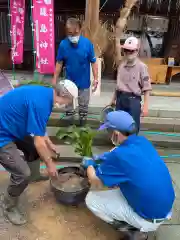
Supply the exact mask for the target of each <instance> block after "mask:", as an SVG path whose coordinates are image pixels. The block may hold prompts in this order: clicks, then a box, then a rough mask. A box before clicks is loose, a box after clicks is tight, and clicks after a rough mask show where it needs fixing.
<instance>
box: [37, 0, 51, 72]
mask: <svg viewBox="0 0 180 240" xmlns="http://www.w3.org/2000/svg"><path fill="white" fill-rule="evenodd" d="M33 6H34V8H33V18H34V19H33V20H34V24H35V26H34V27H35V36H34V39H35V48H36V56H37V57H36V61H37V62H36V67H37V69H38V71H39V72H40V73H43V74H46V73H54V68H55V46H54V6H53V0H34V1H33Z"/></svg>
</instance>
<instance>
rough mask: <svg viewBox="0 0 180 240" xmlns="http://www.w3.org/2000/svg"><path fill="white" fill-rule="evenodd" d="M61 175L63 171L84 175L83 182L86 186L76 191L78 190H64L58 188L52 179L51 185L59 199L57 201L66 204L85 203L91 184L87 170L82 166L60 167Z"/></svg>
mask: <svg viewBox="0 0 180 240" xmlns="http://www.w3.org/2000/svg"><path fill="white" fill-rule="evenodd" d="M58 173H59V175H60V174H63V173H75V174H76V175H78V176H80V177H83V178H84V180H83V183H82V185H83V186H84V187H83V189H82V190H80V191H76V192H64V191H62V190H59V189H57V188H56V187H55V186H54V185H53V180H52V179H51V181H50V185H51V189H52V191H53V193H54V196H55V198H56V200H57V202H59V203H62V204H65V205H75V206H76V205H79V204H80V203H83V202H84V200H85V198H86V195H87V193H88V191H89V188H90V185H89V182H88V178H87V175H86V171H85V170H84V169H82V168H81V167H64V168H62V169H59V171H58Z"/></svg>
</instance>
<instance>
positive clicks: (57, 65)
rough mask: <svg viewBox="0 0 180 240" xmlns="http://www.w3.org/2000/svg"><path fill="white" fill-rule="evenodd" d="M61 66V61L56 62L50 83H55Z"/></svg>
mask: <svg viewBox="0 0 180 240" xmlns="http://www.w3.org/2000/svg"><path fill="white" fill-rule="evenodd" d="M62 67H63V62H62V61H61V62H57V63H56V69H55V73H54V77H53V80H52V84H56V83H57V79H58V77H59V75H60V73H61V71H62Z"/></svg>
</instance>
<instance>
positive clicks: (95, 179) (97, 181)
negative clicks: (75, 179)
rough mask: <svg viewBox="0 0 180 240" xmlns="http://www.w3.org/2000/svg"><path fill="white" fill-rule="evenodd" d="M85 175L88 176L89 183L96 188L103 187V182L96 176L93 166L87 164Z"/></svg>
mask: <svg viewBox="0 0 180 240" xmlns="http://www.w3.org/2000/svg"><path fill="white" fill-rule="evenodd" d="M87 176H88V180H89V182H90V184H91V185H92V186H93V187H96V188H102V187H103V183H102V182H101V180H100V179H99V178H98V177H97V176H96V170H95V169H94V167H93V166H89V167H88V169H87Z"/></svg>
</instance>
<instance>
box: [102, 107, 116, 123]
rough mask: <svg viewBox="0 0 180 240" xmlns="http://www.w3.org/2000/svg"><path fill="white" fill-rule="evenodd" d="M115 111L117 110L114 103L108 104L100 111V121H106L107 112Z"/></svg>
mask: <svg viewBox="0 0 180 240" xmlns="http://www.w3.org/2000/svg"><path fill="white" fill-rule="evenodd" d="M113 111H115V106H112V105H108V106H106V107H105V108H103V109H102V111H101V113H100V121H101V122H103V123H104V122H105V121H106V118H107V114H108V113H110V112H113Z"/></svg>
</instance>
